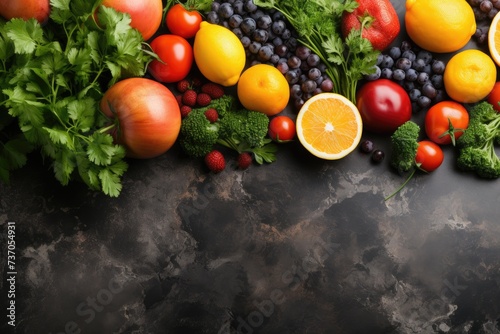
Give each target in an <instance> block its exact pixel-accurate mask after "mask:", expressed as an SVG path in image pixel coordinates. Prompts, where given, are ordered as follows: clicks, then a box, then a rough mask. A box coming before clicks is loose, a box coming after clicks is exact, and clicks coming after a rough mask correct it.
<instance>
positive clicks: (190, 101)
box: [182, 89, 198, 107]
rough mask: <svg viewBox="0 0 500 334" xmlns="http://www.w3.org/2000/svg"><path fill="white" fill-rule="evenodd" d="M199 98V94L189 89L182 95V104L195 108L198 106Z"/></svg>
mask: <svg viewBox="0 0 500 334" xmlns="http://www.w3.org/2000/svg"><path fill="white" fill-rule="evenodd" d="M197 96H198V94H197V93H196V92H195V91H194V90H192V89H188V90H187V91H185V92H184V94H182V103H183V104H185V105H187V106H190V107H194V106H195V105H196V97H197Z"/></svg>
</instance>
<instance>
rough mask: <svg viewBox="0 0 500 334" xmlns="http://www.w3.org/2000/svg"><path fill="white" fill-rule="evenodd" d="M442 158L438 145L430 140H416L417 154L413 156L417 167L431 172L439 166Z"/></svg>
mask: <svg viewBox="0 0 500 334" xmlns="http://www.w3.org/2000/svg"><path fill="white" fill-rule="evenodd" d="M443 160H444V154H443V150H442V149H441V147H439V145H437V144H436V143H434V142H432V141H430V140H422V141H420V142H418V148H417V155H416V156H415V162H416V164H417V166H418V168H420V169H421V170H423V171H424V172H433V171H435V170H436V169H437V168H438V167H439V166H441V164H442V163H443Z"/></svg>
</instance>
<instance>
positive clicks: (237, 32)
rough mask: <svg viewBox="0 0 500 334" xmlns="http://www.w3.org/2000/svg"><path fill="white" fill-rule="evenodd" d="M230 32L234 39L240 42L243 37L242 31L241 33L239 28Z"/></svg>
mask: <svg viewBox="0 0 500 334" xmlns="http://www.w3.org/2000/svg"><path fill="white" fill-rule="evenodd" d="M231 31H232V32H233V33H234V34H235V35H236V37H238V38H239V39H240V40H241V39H242V38H243V36H245V35H244V34H243V31H241V29H240V28H233V29H231Z"/></svg>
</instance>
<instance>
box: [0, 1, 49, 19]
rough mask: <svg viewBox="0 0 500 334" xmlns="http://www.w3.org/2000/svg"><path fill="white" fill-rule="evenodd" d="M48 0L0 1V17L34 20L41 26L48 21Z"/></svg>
mask: <svg viewBox="0 0 500 334" xmlns="http://www.w3.org/2000/svg"><path fill="white" fill-rule="evenodd" d="M49 2H50V1H49V0H0V16H2V17H3V18H5V19H7V20H10V19H12V18H22V19H25V20H28V19H31V18H34V19H36V20H37V21H38V22H40V23H41V24H45V23H46V22H47V21H48V20H49V15H50V3H49Z"/></svg>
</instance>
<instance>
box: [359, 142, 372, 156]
mask: <svg viewBox="0 0 500 334" xmlns="http://www.w3.org/2000/svg"><path fill="white" fill-rule="evenodd" d="M359 147H360V149H361V151H363V152H365V153H371V152H372V151H373V149H374V148H375V144H374V143H373V142H372V141H371V140H369V139H366V140H363V141H362V142H361V145H360V146H359Z"/></svg>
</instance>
